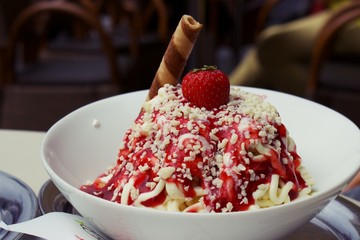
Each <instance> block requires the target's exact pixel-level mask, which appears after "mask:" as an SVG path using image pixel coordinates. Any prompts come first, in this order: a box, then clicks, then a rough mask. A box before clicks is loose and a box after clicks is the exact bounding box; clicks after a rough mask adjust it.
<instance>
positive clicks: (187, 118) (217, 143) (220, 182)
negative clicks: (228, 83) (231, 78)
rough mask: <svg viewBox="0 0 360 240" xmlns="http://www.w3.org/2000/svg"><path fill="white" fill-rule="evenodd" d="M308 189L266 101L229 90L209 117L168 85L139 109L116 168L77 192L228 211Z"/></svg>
mask: <svg viewBox="0 0 360 240" xmlns="http://www.w3.org/2000/svg"><path fill="white" fill-rule="evenodd" d="M312 184H313V182H312V178H311V177H310V175H309V174H308V172H307V171H306V169H305V167H303V166H302V162H301V158H300V157H299V155H298V154H297V151H296V145H295V143H294V141H293V140H292V138H291V137H290V136H289V135H288V131H287V129H286V127H285V126H284V125H283V124H282V122H281V118H280V116H279V113H278V112H277V110H276V108H275V107H274V106H272V105H271V104H270V103H268V102H266V101H265V99H264V97H263V96H258V95H256V94H252V93H248V92H245V91H243V90H241V89H240V88H235V87H232V88H231V89H230V96H229V102H228V103H227V104H224V105H221V106H220V107H218V108H214V109H212V110H207V109H206V108H199V107H196V106H193V104H191V103H190V102H189V101H188V100H186V98H184V97H183V94H182V88H181V85H180V84H178V85H176V86H172V85H168V84H167V85H165V86H164V87H162V88H160V89H159V91H158V95H157V96H156V97H155V98H153V99H151V100H150V101H147V102H145V103H144V105H143V111H142V112H141V113H140V114H139V116H138V117H137V119H136V120H135V121H134V124H133V126H132V127H131V128H130V129H128V131H127V132H126V134H125V137H124V139H123V142H122V145H121V147H120V150H119V153H118V159H117V162H116V164H115V166H113V167H111V168H109V170H108V171H106V172H105V173H103V174H102V175H101V176H99V177H98V178H97V179H96V180H95V181H94V182H91V183H88V184H85V185H83V186H81V190H83V191H85V192H87V193H90V194H92V195H95V196H98V197H100V198H104V199H107V200H110V201H113V202H118V203H121V204H125V205H132V206H137V207H150V208H156V209H160V210H167V211H180V212H233V211H244V210H249V209H250V210H252V209H258V208H265V207H271V206H275V205H281V204H284V203H288V202H290V201H292V200H295V199H298V198H301V197H305V196H309V195H310V194H311V185H312Z"/></svg>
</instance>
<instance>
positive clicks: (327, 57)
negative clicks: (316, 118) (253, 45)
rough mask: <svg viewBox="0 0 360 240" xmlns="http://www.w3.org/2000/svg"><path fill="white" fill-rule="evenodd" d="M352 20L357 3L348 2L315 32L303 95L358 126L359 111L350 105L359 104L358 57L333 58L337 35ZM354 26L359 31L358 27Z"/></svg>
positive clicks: (358, 14)
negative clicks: (331, 109) (305, 92)
mask: <svg viewBox="0 0 360 240" xmlns="http://www.w3.org/2000/svg"><path fill="white" fill-rule="evenodd" d="M356 19H360V2H358V1H352V2H351V3H349V4H348V5H347V6H343V7H342V8H340V9H339V10H338V11H335V12H334V14H333V15H332V16H331V17H330V18H329V19H328V21H327V22H326V24H325V25H324V26H323V28H322V29H321V30H320V31H319V33H318V36H317V38H316V40H315V43H314V46H313V51H312V55H311V62H310V72H309V80H308V84H307V97H308V98H309V99H311V100H314V101H316V102H319V103H321V104H324V105H327V106H328V107H331V108H333V109H334V110H336V111H339V112H341V113H342V114H344V115H345V116H347V117H348V118H349V119H351V120H352V121H353V122H354V123H356V124H357V125H358V126H360V112H359V111H358V110H356V109H355V108H354V106H357V105H359V104H360V70H359V69H360V56H355V57H354V56H351V59H350V60H348V59H346V58H345V59H336V58H334V57H336V55H334V54H336V53H335V52H334V48H335V47H334V46H335V43H336V41H337V39H338V38H337V36H339V35H338V34H339V33H340V32H341V31H342V30H343V29H344V28H346V27H347V26H349V24H350V23H354V24H357V22H355V21H356ZM354 27H356V28H359V30H358V31H357V32H360V26H356V25H354ZM353 42H354V44H356V45H357V44H358V43H356V42H355V41H353ZM355 47H356V46H355ZM357 49H358V48H357ZM352 55H354V53H352Z"/></svg>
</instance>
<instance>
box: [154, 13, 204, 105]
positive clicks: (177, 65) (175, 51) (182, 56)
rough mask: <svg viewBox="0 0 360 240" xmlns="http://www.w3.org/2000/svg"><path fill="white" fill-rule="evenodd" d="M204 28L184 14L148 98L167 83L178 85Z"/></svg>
mask: <svg viewBox="0 0 360 240" xmlns="http://www.w3.org/2000/svg"><path fill="white" fill-rule="evenodd" d="M201 28H202V24H200V23H199V22H197V21H196V20H195V19H194V18H193V17H192V16H189V15H183V16H182V18H181V20H180V22H179V24H178V26H177V28H176V30H175V32H174V33H173V36H172V38H171V40H170V43H169V45H168V47H167V49H166V51H165V54H164V56H163V58H162V60H161V63H160V66H159V68H158V70H157V72H156V74H155V78H154V79H153V82H152V84H151V87H150V90H149V94H148V100H150V99H152V98H153V97H154V96H156V94H157V91H158V90H159V88H161V87H162V86H164V85H165V84H166V83H169V84H172V85H176V84H177V83H178V80H179V78H180V76H181V73H182V72H183V71H184V68H185V65H186V63H187V60H188V58H189V56H190V53H191V51H192V49H193V47H194V44H195V41H196V39H197V37H198V35H199V32H200V30H201Z"/></svg>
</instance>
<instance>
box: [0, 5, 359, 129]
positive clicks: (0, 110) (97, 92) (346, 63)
mask: <svg viewBox="0 0 360 240" xmlns="http://www.w3.org/2000/svg"><path fill="white" fill-rule="evenodd" d="M183 14H190V15H192V16H193V17H194V18H195V19H196V20H198V21H199V22H201V23H202V24H203V25H204V26H203V30H202V32H201V34H200V36H199V38H198V40H197V42H196V45H195V47H194V49H193V52H192V54H191V56H190V58H189V60H188V64H187V66H186V69H185V71H184V73H186V72H187V71H189V70H190V69H192V68H195V67H199V66H202V65H204V64H206V65H217V66H218V68H219V69H221V70H222V71H224V72H225V73H227V74H228V75H229V78H230V81H231V83H232V84H233V85H240V86H253V87H261V88H267V89H273V90H277V91H281V92H286V93H289V94H294V95H297V96H300V97H303V98H308V99H311V100H314V101H317V102H319V103H321V104H324V105H326V106H329V107H331V108H333V109H335V110H336V111H339V112H341V113H343V114H344V115H345V116H347V117H348V118H350V119H351V120H352V121H354V122H355V123H356V124H357V125H358V126H360V111H359V107H356V106H358V105H360V80H359V78H360V67H359V66H360V57H359V56H360V44H358V43H359V42H360V31H359V29H360V21H358V20H357V19H358V18H359V16H360V1H355V0H353V1H350V0H347V1H346V0H198V1H191V0H11V1H8V0H0V128H7V129H26V130H41V131H46V130H47V129H48V128H49V127H50V126H51V125H52V124H54V123H55V122H56V121H57V120H59V119H60V118H61V117H63V116H65V115H66V114H68V113H69V112H71V111H73V110H75V109H77V108H79V107H81V106H83V105H85V104H88V103H91V102H93V101H96V100H99V99H102V98H106V97H109V96H114V95H117V94H121V93H126V92H131V91H137V90H142V89H147V88H149V87H150V84H151V82H152V80H153V77H154V76H155V73H156V70H157V68H158V66H159V64H160V61H161V58H162V56H163V53H164V52H165V49H166V47H167V44H168V43H169V40H170V38H171V35H172V33H173V32H174V30H175V28H176V26H177V24H178V22H179V20H180V18H181V16H182V15H183ZM119 111H121V109H119Z"/></svg>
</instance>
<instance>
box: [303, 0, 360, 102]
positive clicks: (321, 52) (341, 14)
mask: <svg viewBox="0 0 360 240" xmlns="http://www.w3.org/2000/svg"><path fill="white" fill-rule="evenodd" d="M359 18H360V2H357V1H352V2H351V3H349V4H348V5H347V6H344V7H342V8H340V9H339V10H338V11H335V12H334V14H332V16H331V17H330V18H329V20H328V21H327V22H326V24H325V25H324V27H323V28H322V29H321V30H320V31H319V33H318V36H317V38H316V41H315V43H314V47H313V51H312V55H311V63H310V64H311V68H310V78H309V82H308V86H307V90H308V94H309V96H311V95H312V94H313V93H314V91H316V89H317V88H318V87H319V79H320V73H321V68H322V65H323V63H324V61H325V60H326V59H327V57H328V56H329V54H330V53H331V51H332V49H333V43H334V41H335V38H336V35H337V34H338V33H339V32H340V31H341V30H342V29H343V28H344V27H345V26H347V24H349V23H351V22H353V21H354V20H355V19H359ZM359 78H360V77H359ZM359 82H360V79H359ZM359 84H360V83H359Z"/></svg>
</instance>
